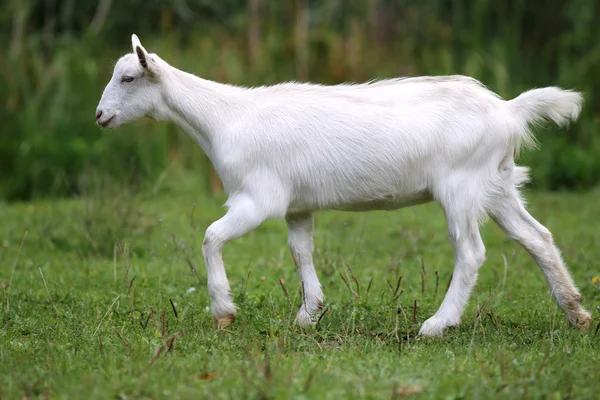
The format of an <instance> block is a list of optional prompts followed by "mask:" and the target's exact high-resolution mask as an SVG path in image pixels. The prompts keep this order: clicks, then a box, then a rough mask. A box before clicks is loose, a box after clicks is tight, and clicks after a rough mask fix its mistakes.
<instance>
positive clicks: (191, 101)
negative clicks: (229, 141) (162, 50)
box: [164, 67, 239, 158]
mask: <svg viewBox="0 0 600 400" xmlns="http://www.w3.org/2000/svg"><path fill="white" fill-rule="evenodd" d="M164 90H165V103H166V105H167V110H166V114H167V115H166V117H167V119H169V120H171V121H173V122H175V123H176V124H177V125H179V126H180V127H181V128H182V129H183V130H185V131H186V132H187V133H188V134H189V135H190V136H191V137H192V139H194V140H195V141H196V142H197V143H198V144H199V145H200V146H201V147H202V149H203V150H204V151H205V152H206V154H207V155H208V156H209V157H211V158H212V155H213V146H214V142H215V139H217V137H216V136H217V135H222V134H223V133H222V132H219V126H220V125H221V124H222V122H223V119H224V118H227V116H228V115H230V112H231V111H232V110H231V109H232V107H234V102H235V101H234V99H235V96H232V95H231V94H232V92H234V91H237V90H239V89H238V88H235V87H233V86H229V85H225V84H221V83H217V82H213V81H209V80H205V79H202V78H199V77H197V76H195V75H192V74H188V73H187V72H184V71H181V70H178V69H176V68H173V67H170V68H169V77H168V80H167V81H166V83H165V89H164Z"/></svg>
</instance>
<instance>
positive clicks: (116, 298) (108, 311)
mask: <svg viewBox="0 0 600 400" xmlns="http://www.w3.org/2000/svg"><path fill="white" fill-rule="evenodd" d="M120 298H121V295H118V296H117V297H115V299H114V300H113V302H112V304H111V305H110V307H108V310H106V312H105V313H104V315H103V316H102V318H100V322H99V323H98V326H97V327H96V330H95V331H94V334H93V335H92V336H95V335H96V332H98V329H100V325H101V324H102V321H104V318H106V316H107V315H108V313H110V310H112V308H113V306H114V305H115V303H116V302H117V300H119V299H120Z"/></svg>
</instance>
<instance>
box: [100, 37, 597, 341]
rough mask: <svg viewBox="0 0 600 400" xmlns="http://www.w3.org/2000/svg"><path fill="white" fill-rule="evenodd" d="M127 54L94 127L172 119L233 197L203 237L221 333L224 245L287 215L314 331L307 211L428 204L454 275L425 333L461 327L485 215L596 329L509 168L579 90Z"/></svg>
mask: <svg viewBox="0 0 600 400" xmlns="http://www.w3.org/2000/svg"><path fill="white" fill-rule="evenodd" d="M132 47H133V53H130V54H126V55H124V56H123V57H121V58H120V59H119V61H118V62H117V64H116V65H115V68H114V72H113V76H112V78H111V80H110V82H109V83H108V84H107V86H106V88H105V90H104V92H103V94H102V98H101V99H100V103H99V105H98V108H97V110H96V121H97V123H98V124H99V125H100V126H102V127H103V128H117V127H118V126H120V125H122V124H125V123H128V122H131V121H134V120H137V119H139V118H142V117H144V116H150V117H152V118H154V119H156V120H166V121H172V122H174V123H176V124H177V125H179V126H180V127H181V128H182V129H184V130H185V131H186V132H187V133H188V134H189V135H190V136H191V137H192V138H193V139H194V140H195V141H196V142H197V143H198V144H199V145H200V146H201V147H202V149H203V150H204V151H205V152H206V154H207V155H208V157H209V158H210V160H211V162H212V164H213V165H214V168H215V170H216V172H217V173H218V175H219V177H220V179H221V181H222V183H223V187H224V190H225V191H226V193H227V194H228V200H227V202H226V204H225V205H226V206H227V208H228V210H227V212H226V214H225V215H224V216H223V217H222V218H221V219H219V220H217V221H216V222H214V223H212V224H211V225H210V226H209V227H208V229H207V230H206V235H205V238H204V241H203V243H202V253H203V256H204V260H205V264H206V270H207V276H208V292H209V294H210V297H211V310H212V315H213V318H214V322H215V327H216V328H218V329H220V328H224V327H226V326H227V325H229V324H231V323H232V322H233V321H234V318H235V315H236V305H235V304H234V302H233V300H232V296H231V290H230V286H229V282H228V280H227V275H226V272H225V267H224V265H223V259H222V250H223V247H224V245H225V244H226V243H227V242H229V241H231V240H233V239H236V238H239V237H240V236H242V235H244V234H246V233H248V232H249V231H250V230H252V229H254V228H256V227H258V226H259V225H260V224H261V223H262V222H264V221H266V220H269V219H276V218H282V219H283V218H284V219H285V220H286V222H287V226H288V245H289V248H290V251H291V254H292V257H293V260H294V263H295V265H296V269H297V271H298V274H299V276H300V279H301V281H302V286H303V301H302V306H301V307H300V309H299V311H298V314H297V317H296V321H297V323H298V324H300V325H303V326H308V325H313V324H314V323H315V319H316V316H317V314H318V313H319V310H321V308H322V307H323V292H322V288H321V284H320V282H319V279H318V277H317V273H316V271H315V267H314V265H313V259H312V252H313V214H314V213H315V212H316V211H319V210H326V209H330V210H346V211H368V210H394V209H398V208H402V207H408V206H413V205H416V204H421V203H426V202H430V201H436V202H437V203H439V204H440V206H441V207H442V209H443V211H444V213H445V216H446V219H447V225H448V232H449V239H450V242H451V243H452V246H453V248H454V252H455V267H454V272H453V275H452V281H451V284H450V287H449V289H448V292H447V294H446V296H445V298H444V300H443V301H442V304H441V306H440V308H439V309H438V311H437V312H436V313H435V314H434V315H433V316H432V317H430V318H429V319H427V320H426V321H425V322H424V323H423V324H422V326H421V328H420V331H419V333H420V335H422V336H439V335H442V334H443V333H444V331H445V329H446V328H448V327H451V326H457V325H458V324H459V323H460V318H461V314H462V312H463V310H464V308H465V305H466V303H467V301H468V299H469V296H470V294H471V291H472V289H473V286H474V285H475V283H476V279H477V273H478V269H479V268H480V266H481V265H482V264H483V262H484V259H485V247H484V244H483V242H482V240H481V236H480V233H479V225H480V223H481V222H482V221H483V220H484V219H485V218H486V217H487V216H490V217H491V218H492V219H493V220H494V221H495V222H496V223H497V224H498V225H499V226H500V227H501V228H502V229H503V230H504V231H505V232H506V234H507V235H508V236H509V237H511V238H512V239H514V240H516V241H517V242H518V243H520V244H521V245H522V246H523V247H524V248H525V249H526V250H527V251H528V252H529V253H530V254H531V255H532V256H533V258H534V259H535V261H536V262H537V263H538V264H539V266H540V268H541V270H542V272H543V273H544V275H545V277H546V280H547V282H548V284H549V286H550V290H551V292H552V294H553V296H554V298H555V299H556V302H557V303H558V305H559V306H560V307H561V308H562V309H563V310H564V311H565V313H566V316H567V318H568V320H569V321H570V322H571V324H573V325H574V326H577V327H579V328H581V329H586V328H588V327H589V325H590V323H591V321H592V319H591V316H590V314H589V313H588V312H587V311H586V310H585V309H584V308H583V307H582V306H581V301H582V297H581V295H580V294H579V291H578V289H577V288H576V286H575V284H574V283H573V280H572V278H571V276H570V273H569V271H568V269H567V267H566V266H565V264H564V263H563V261H562V259H561V255H560V252H559V250H558V248H557V247H556V246H555V244H554V241H553V238H552V235H551V233H550V232H549V231H548V229H546V228H545V227H544V226H542V225H541V224H540V223H539V222H538V221H536V220H535V219H534V218H533V217H532V216H531V215H530V214H529V213H528V212H527V210H526V209H525V206H524V203H523V200H522V198H521V196H520V193H519V189H520V187H521V186H522V185H523V184H524V183H526V182H527V181H528V169H527V168H526V167H522V166H517V165H516V164H515V161H514V159H515V157H516V156H517V155H518V152H519V150H520V149H521V148H523V147H533V146H535V144H536V142H535V139H534V137H533V135H532V133H531V129H530V128H531V126H532V125H533V124H537V123H541V122H543V121H544V120H551V121H553V122H555V123H556V124H558V125H559V126H564V125H567V124H568V123H569V122H570V121H575V120H576V119H577V117H578V115H579V113H580V110H581V105H582V102H583V98H582V95H581V94H580V93H577V92H574V91H571V90H562V89H560V88H557V87H547V88H542V89H534V90H530V91H527V92H524V93H522V94H521V95H520V96H518V97H516V98H515V99H512V100H509V101H505V100H503V99H502V98H500V97H499V96H498V95H497V94H495V93H494V92H492V91H490V90H488V89H487V88H486V87H485V86H484V85H482V84H481V83H480V82H478V81H477V80H475V79H472V78H469V77H466V76H437V77H436V76H434V77H415V78H398V79H388V80H381V81H372V82H367V83H362V84H341V85H334V86H322V85H316V84H307V83H282V84H278V85H274V86H263V87H256V88H246V87H238V86H233V85H227V84H221V83H217V82H213V81H209V80H204V79H201V78H199V77H196V76H194V75H192V74H189V73H186V72H183V71H181V70H178V69H176V68H174V67H172V66H171V65H169V64H168V63H167V62H165V61H163V60H162V59H161V58H160V57H159V56H158V55H156V54H148V52H147V51H146V49H144V47H143V46H142V44H141V43H140V41H139V39H138V37H137V36H136V35H133V36H132Z"/></svg>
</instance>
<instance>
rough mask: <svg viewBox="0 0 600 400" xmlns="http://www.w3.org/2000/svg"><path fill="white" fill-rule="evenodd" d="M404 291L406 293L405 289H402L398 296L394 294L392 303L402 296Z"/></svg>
mask: <svg viewBox="0 0 600 400" xmlns="http://www.w3.org/2000/svg"><path fill="white" fill-rule="evenodd" d="M402 293H404V290H401V291H400V292H399V293H398V294H397V295H396V296H394V298H393V299H392V303H393V302H395V301H396V300H398V299H399V298H400V296H402Z"/></svg>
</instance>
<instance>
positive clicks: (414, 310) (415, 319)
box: [412, 299, 418, 324]
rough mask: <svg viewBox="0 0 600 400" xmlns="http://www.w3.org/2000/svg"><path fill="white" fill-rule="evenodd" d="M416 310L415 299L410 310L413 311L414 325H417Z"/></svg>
mask: <svg viewBox="0 0 600 400" xmlns="http://www.w3.org/2000/svg"><path fill="white" fill-rule="evenodd" d="M417 308H418V307H417V299H415V302H414V304H413V306H412V309H413V323H415V324H416V323H417Z"/></svg>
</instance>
